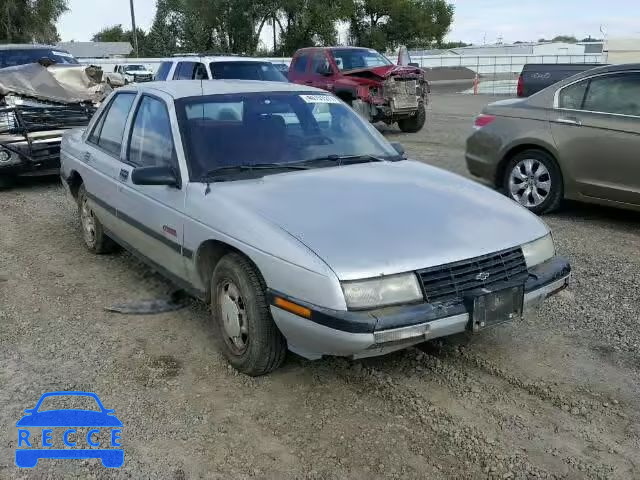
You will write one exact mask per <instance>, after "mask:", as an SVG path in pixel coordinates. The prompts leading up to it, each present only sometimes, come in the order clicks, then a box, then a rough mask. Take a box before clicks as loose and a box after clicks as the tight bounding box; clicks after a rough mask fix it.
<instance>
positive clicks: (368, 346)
mask: <svg viewBox="0 0 640 480" xmlns="http://www.w3.org/2000/svg"><path fill="white" fill-rule="evenodd" d="M570 278H571V267H570V265H569V262H568V261H567V260H565V259H563V258H561V257H554V258H553V259H551V260H549V261H547V262H545V263H543V264H541V265H538V266H536V267H534V268H532V269H530V271H529V278H528V280H527V281H526V283H525V295H524V312H525V314H526V313H529V312H531V311H532V310H536V309H537V308H538V307H539V306H540V305H541V304H542V302H543V301H544V300H545V299H546V298H548V297H550V296H551V295H553V294H555V293H557V292H559V291H560V290H563V289H564V288H566V287H567V286H568V284H569V280H570ZM275 296H280V297H283V295H281V294H279V293H276V292H270V297H271V298H272V299H273V298H274V297H275ZM285 298H286V297H285ZM291 300H292V301H294V302H295V303H298V304H300V305H305V304H304V302H300V301H298V300H295V299H291ZM305 306H307V307H308V308H309V309H310V310H311V312H312V315H311V319H306V318H302V317H299V316H297V315H295V314H293V313H290V312H288V311H285V310H282V309H281V308H278V307H276V306H275V305H273V302H272V305H271V313H272V315H273V318H274V320H275V322H276V324H277V325H278V328H279V329H280V331H281V332H282V334H283V335H284V336H285V337H286V339H287V343H288V345H289V349H290V350H291V351H293V352H295V353H297V354H299V355H301V356H303V357H305V358H309V359H318V358H321V357H322V356H324V355H335V356H347V357H353V358H363V357H371V356H376V355H383V354H385V353H389V352H392V351H395V350H400V349H403V348H406V347H409V346H411V345H415V344H418V343H422V342H424V341H426V340H432V339H434V338H439V337H445V336H448V335H453V334H456V333H461V332H464V331H468V330H470V328H471V319H470V312H469V310H468V307H467V306H466V305H465V303H464V302H459V303H453V304H428V303H421V304H417V305H406V306H399V307H388V308H382V309H378V310H372V311H366V312H349V311H336V310H328V309H323V308H319V307H315V306H312V305H305Z"/></svg>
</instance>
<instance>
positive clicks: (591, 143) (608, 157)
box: [550, 72, 640, 205]
mask: <svg viewBox="0 0 640 480" xmlns="http://www.w3.org/2000/svg"><path fill="white" fill-rule="evenodd" d="M558 107H559V108H558V109H556V110H554V111H552V112H551V118H550V120H551V128H552V132H553V137H554V139H555V142H556V144H557V147H558V152H559V154H560V158H561V159H562V161H563V163H564V164H565V169H566V170H567V171H568V172H569V176H571V177H572V178H573V181H574V182H575V184H574V186H575V187H576V189H577V191H578V192H579V193H580V194H582V195H585V196H588V197H595V198H601V199H607V200H613V201H616V202H622V203H628V204H636V205H640V72H624V73H615V74H607V75H600V76H596V77H593V78H590V79H586V80H583V81H581V82H578V83H575V84H573V85H569V86H568V87H565V88H564V89H563V90H561V91H560V93H559V95H558ZM565 180H566V181H572V180H571V179H565Z"/></svg>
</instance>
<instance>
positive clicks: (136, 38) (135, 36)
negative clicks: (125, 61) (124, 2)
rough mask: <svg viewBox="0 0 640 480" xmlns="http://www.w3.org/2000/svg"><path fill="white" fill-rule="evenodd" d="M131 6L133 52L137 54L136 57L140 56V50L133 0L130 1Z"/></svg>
mask: <svg viewBox="0 0 640 480" xmlns="http://www.w3.org/2000/svg"><path fill="white" fill-rule="evenodd" d="M129 4H130V5H131V28H132V29H133V30H132V31H133V51H134V52H136V57H139V56H140V51H139V50H138V30H136V13H135V10H134V8H133V0H129Z"/></svg>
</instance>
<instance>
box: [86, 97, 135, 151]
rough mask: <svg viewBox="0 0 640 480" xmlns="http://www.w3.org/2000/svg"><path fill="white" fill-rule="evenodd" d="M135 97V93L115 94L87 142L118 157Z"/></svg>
mask: <svg viewBox="0 0 640 480" xmlns="http://www.w3.org/2000/svg"><path fill="white" fill-rule="evenodd" d="M135 97H136V94H135V93H120V94H117V95H116V96H115V97H114V98H113V100H112V101H111V104H110V105H109V107H108V110H107V111H105V112H104V113H103V114H102V117H101V118H100V119H99V120H98V123H96V126H95V127H94V129H93V132H92V133H91V135H90V136H89V142H91V143H93V144H95V145H97V146H99V147H100V148H102V149H103V150H105V151H107V152H108V153H110V154H112V155H113V156H116V157H120V149H121V148H122V136H123V134H124V126H125V124H126V123H127V117H128V116H129V111H130V110H131V105H132V104H133V100H134V99H135Z"/></svg>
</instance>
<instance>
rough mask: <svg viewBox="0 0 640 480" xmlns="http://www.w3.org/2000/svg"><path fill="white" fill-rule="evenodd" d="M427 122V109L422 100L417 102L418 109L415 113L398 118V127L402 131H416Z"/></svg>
mask: <svg viewBox="0 0 640 480" xmlns="http://www.w3.org/2000/svg"><path fill="white" fill-rule="evenodd" d="M426 122H427V110H426V108H425V106H424V102H420V103H419V104H418V111H417V112H416V114H415V115H414V116H412V117H409V118H403V119H402V120H398V127H400V130H402V131H403V132H404V133H418V132H419V131H420V130H422V127H424V124H425V123H426Z"/></svg>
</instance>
